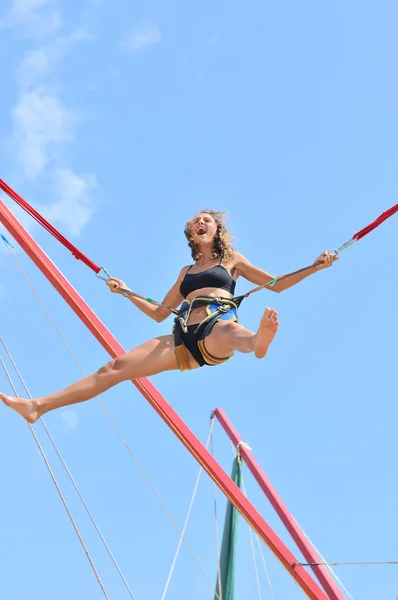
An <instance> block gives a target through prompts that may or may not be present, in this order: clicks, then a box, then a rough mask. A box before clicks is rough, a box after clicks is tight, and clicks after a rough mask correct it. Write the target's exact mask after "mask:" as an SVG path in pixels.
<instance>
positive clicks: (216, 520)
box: [210, 416, 222, 600]
mask: <svg viewBox="0 0 398 600" xmlns="http://www.w3.org/2000/svg"><path fill="white" fill-rule="evenodd" d="M211 418H212V419H213V418H214V417H213V416H212V417H211ZM210 452H211V455H212V456H213V457H214V441H213V432H212V435H211V436H210ZM213 490H214V492H213V504H214V521H215V528H216V555H217V577H218V589H219V592H220V600H222V582H221V562H220V558H221V557H220V536H219V527H218V515H217V487H216V485H215V484H214V486H213Z"/></svg>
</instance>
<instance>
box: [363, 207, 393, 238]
mask: <svg viewBox="0 0 398 600" xmlns="http://www.w3.org/2000/svg"><path fill="white" fill-rule="evenodd" d="M396 212H398V204H396V205H395V206H393V207H392V208H390V209H389V210H386V211H385V212H383V214H381V215H380V217H378V218H377V219H376V220H375V221H373V223H370V224H369V225H367V226H366V227H364V228H363V229H361V230H360V231H358V232H357V233H356V234H355V235H353V236H352V239H353V240H360V239H361V238H363V237H365V235H367V234H368V233H370V232H371V231H373V229H376V227H378V226H379V225H381V223H383V222H384V221H386V220H387V219H389V218H390V217H392V216H393V215H394V214H395V213H396Z"/></svg>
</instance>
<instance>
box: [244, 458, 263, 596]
mask: <svg viewBox="0 0 398 600" xmlns="http://www.w3.org/2000/svg"><path fill="white" fill-rule="evenodd" d="M238 457H239V460H240V461H241V460H242V459H241V457H240V455H238ZM241 477H242V490H243V493H244V495H245V496H246V498H247V493H246V487H245V482H244V479H243V473H241ZM249 535H250V545H251V549H252V556H253V563H254V571H255V573H256V581H257V590H258V597H259V598H260V600H262V599H263V597H262V594H261V585H260V577H259V573H258V565H257V557H256V552H255V549H254V542H253V531H252V528H251V527H250V525H249Z"/></svg>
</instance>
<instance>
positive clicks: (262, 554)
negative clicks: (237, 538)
mask: <svg viewBox="0 0 398 600" xmlns="http://www.w3.org/2000/svg"><path fill="white" fill-rule="evenodd" d="M256 541H257V546H258V551H259V553H260V558H261V563H262V565H263V569H264V573H265V576H266V578H267V582H268V587H269V590H270V592H271V598H272V600H275V595H274V590H273V588H272V582H271V577H270V574H269V571H268V567H267V563H266V562H265V558H264V553H263V549H262V546H261V543H260V538H259V537H258V535H256Z"/></svg>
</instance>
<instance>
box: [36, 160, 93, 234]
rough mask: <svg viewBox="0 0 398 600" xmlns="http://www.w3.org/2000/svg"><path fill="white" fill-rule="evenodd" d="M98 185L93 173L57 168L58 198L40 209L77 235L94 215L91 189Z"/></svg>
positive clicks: (56, 222)
mask: <svg viewBox="0 0 398 600" xmlns="http://www.w3.org/2000/svg"><path fill="white" fill-rule="evenodd" d="M96 185H97V182H96V180H95V177H94V176H93V175H86V176H79V175H77V174H76V173H74V172H73V171H72V170H71V169H57V170H56V172H55V190H56V196H57V198H58V200H57V201H56V202H54V203H53V204H52V205H51V206H46V207H41V208H39V210H40V212H42V213H43V215H44V216H45V218H46V219H48V220H49V221H50V222H51V223H53V224H54V225H58V226H59V225H61V226H62V227H63V229H65V231H67V232H68V233H69V234H71V235H74V236H77V235H79V234H80V233H81V231H82V229H83V228H84V227H85V226H86V225H87V223H89V222H90V221H91V219H92V217H93V215H94V212H95V208H94V205H93V202H92V200H91V197H90V191H91V190H92V189H93V188H95V187H96Z"/></svg>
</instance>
